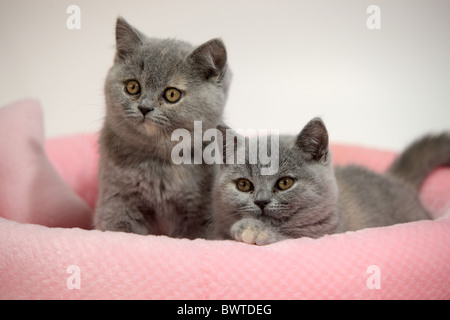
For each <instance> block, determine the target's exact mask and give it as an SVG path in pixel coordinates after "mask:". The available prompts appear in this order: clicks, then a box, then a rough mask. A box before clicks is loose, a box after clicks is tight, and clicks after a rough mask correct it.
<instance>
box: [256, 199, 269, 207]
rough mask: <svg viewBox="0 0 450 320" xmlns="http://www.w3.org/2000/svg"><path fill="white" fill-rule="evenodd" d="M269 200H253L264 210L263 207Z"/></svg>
mask: <svg viewBox="0 0 450 320" xmlns="http://www.w3.org/2000/svg"><path fill="white" fill-rule="evenodd" d="M269 202H270V200H268V199H261V200H255V201H254V203H255V204H256V205H257V206H258V207H260V208H261V210H264V207H265V206H266V205H267V204H268V203H269Z"/></svg>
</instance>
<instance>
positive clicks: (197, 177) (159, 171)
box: [95, 17, 231, 238]
mask: <svg viewBox="0 0 450 320" xmlns="http://www.w3.org/2000/svg"><path fill="white" fill-rule="evenodd" d="M116 47H117V51H116V57H115V60H114V64H113V66H112V67H111V69H110V70H109V73H108V75H107V79H106V82H105V96H106V106H107V108H106V117H105V121H104V125H103V128H102V130H101V134H100V155H101V160H100V170H99V171H100V172H99V198H98V202H97V207H96V212H95V227H96V228H97V229H100V230H112V231H125V232H133V233H138V234H164V235H169V236H172V237H187V238H195V237H199V236H201V232H202V228H203V226H204V223H205V221H206V219H207V215H208V214H209V212H210V201H211V199H210V196H211V189H212V183H213V180H214V179H213V178H214V172H215V167H214V166H211V165H204V164H201V165H200V164H197V165H194V164H192V165H188V164H181V165H175V164H173V163H172V161H171V150H172V148H173V146H174V145H175V144H177V143H178V142H177V141H171V133H172V132H173V130H175V129H177V128H185V129H187V130H189V131H190V132H192V131H193V128H194V121H202V125H203V130H207V129H208V128H215V127H216V126H217V124H218V123H219V122H220V121H221V120H222V113H223V108H224V105H225V101H226V98H227V94H228V87H229V84H230V77H231V75H230V71H229V70H228V67H227V62H226V61H227V54H226V50H225V46H224V45H223V43H222V41H221V40H219V39H213V40H210V41H208V42H206V43H204V44H203V45H201V46H199V47H194V46H192V45H190V44H189V43H187V42H183V41H179V40H173V39H155V38H149V37H146V36H145V35H144V34H142V33H141V32H139V31H137V30H136V29H135V28H133V27H132V26H131V25H129V24H128V23H127V22H126V21H125V20H124V19H122V18H120V17H119V18H118V19H117V23H116ZM131 79H134V80H137V81H138V82H139V83H140V86H141V92H140V94H137V95H130V94H128V93H127V92H126V90H125V86H126V83H127V81H129V80H131ZM170 87H175V88H177V89H179V90H180V91H181V92H182V96H181V99H180V100H179V101H178V102H177V103H169V102H168V101H167V100H165V99H164V97H163V93H164V91H165V90H166V89H167V88H170ZM139 108H141V109H147V110H149V112H148V113H146V114H144V113H143V112H141V111H140V110H139Z"/></svg>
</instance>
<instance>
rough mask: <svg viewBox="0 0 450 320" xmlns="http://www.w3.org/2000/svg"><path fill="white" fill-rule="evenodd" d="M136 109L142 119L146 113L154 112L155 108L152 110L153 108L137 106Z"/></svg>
mask: <svg viewBox="0 0 450 320" xmlns="http://www.w3.org/2000/svg"><path fill="white" fill-rule="evenodd" d="M138 109H139V111H140V112H141V113H142V115H143V116H144V117H145V115H146V114H147V113H149V112H151V111H153V110H155V108H153V107H146V106H139V107H138Z"/></svg>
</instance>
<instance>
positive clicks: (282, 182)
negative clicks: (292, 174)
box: [277, 177, 294, 190]
mask: <svg viewBox="0 0 450 320" xmlns="http://www.w3.org/2000/svg"><path fill="white" fill-rule="evenodd" d="M293 184H294V180H292V179H291V178H288V177H284V178H281V179H279V180H278V181H277V188H278V189H279V190H287V189H289V188H290V187H292V185H293Z"/></svg>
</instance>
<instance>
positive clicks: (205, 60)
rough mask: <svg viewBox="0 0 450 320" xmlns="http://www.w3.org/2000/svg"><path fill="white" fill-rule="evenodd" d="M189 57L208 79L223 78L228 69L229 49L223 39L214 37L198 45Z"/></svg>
mask: <svg viewBox="0 0 450 320" xmlns="http://www.w3.org/2000/svg"><path fill="white" fill-rule="evenodd" d="M188 59H189V60H190V61H191V63H192V64H193V65H194V67H195V69H196V70H197V71H198V72H199V73H200V74H201V75H202V76H203V77H204V78H205V79H206V80H208V79H210V78H212V77H219V79H221V78H222V76H223V75H224V73H225V70H226V64H227V51H226V49H225V45H224V44H223V42H222V40H220V39H212V40H209V41H208V42H206V43H204V44H202V45H201V46H199V47H197V48H196V49H195V50H194V51H193V52H192V53H191V54H190V55H189V57H188Z"/></svg>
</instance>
